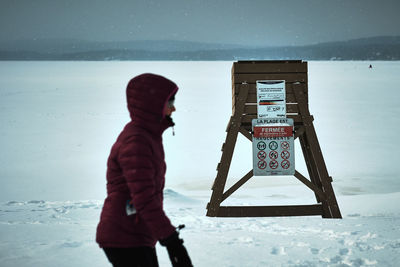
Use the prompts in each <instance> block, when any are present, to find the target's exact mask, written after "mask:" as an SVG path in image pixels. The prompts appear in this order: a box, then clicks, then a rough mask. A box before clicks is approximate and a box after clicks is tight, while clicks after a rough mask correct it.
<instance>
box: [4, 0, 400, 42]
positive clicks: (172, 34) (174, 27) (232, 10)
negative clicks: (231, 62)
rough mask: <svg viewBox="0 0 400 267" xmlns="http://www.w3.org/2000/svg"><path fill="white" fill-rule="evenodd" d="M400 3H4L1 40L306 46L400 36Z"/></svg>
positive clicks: (217, 0)
mask: <svg viewBox="0 0 400 267" xmlns="http://www.w3.org/2000/svg"><path fill="white" fill-rule="evenodd" d="M399 11H400V0H272V1H270V0H253V1H251V0H249V1H245V0H242V1H239V0H203V1H200V0H199V1H191V0H171V1H168V0H164V1H162V0H160V1H149V0H148V1H145V0H143V1H142V0H139V1H136V0H114V1H112V0H92V1H90V0H0V40H1V41H4V40H15V39H32V38H46V39H47V38H78V39H86V40H99V41H113V40H117V41H122V40H166V39H168V40H188V41H201V42H209V43H232V44H247V45H262V46H271V45H302V44H311V43H319V42H328V41H336V40H348V39H355V38H361V37H371V36H381V35H400V16H399Z"/></svg>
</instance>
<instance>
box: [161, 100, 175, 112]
mask: <svg viewBox="0 0 400 267" xmlns="http://www.w3.org/2000/svg"><path fill="white" fill-rule="evenodd" d="M174 111H176V108H175V105H174V101H173V100H172V101H168V103H167V105H166V106H165V110H164V113H165V115H167V116H171V114H172V112H174Z"/></svg>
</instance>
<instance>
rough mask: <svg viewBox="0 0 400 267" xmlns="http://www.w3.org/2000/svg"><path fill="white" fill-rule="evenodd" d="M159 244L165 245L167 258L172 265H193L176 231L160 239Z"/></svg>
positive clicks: (190, 266) (187, 266)
mask: <svg viewBox="0 0 400 267" xmlns="http://www.w3.org/2000/svg"><path fill="white" fill-rule="evenodd" d="M160 244H161V245H162V246H165V247H167V251H168V255H169V259H170V260H171V262H172V266H173V267H193V265H192V261H191V260H190V257H189V254H188V252H187V250H186V248H185V246H184V245H183V240H182V239H180V238H179V233H178V232H175V233H173V234H172V235H170V236H169V237H167V238H165V239H163V240H160Z"/></svg>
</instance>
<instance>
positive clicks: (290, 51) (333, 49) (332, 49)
mask: <svg viewBox="0 0 400 267" xmlns="http://www.w3.org/2000/svg"><path fill="white" fill-rule="evenodd" d="M149 42H153V43H154V42H157V45H158V46H160V47H162V42H163V41H149ZM188 45H189V46H190V49H188V48H187V46H188ZM36 46H37V45H36ZM4 47H5V46H4V45H3V46H0V60H251V59H254V60H268V59H304V60H400V37H375V38H365V39H357V40H351V41H346V42H333V43H323V44H315V45H307V46H290V47H267V48H248V47H244V48H232V46H227V47H225V48H224V47H223V46H221V45H219V46H218V47H213V46H212V45H207V47H206V48H205V45H204V44H201V43H199V44H197V46H196V43H190V44H186V46H182V42H180V43H179V45H177V46H175V47H174V45H173V44H171V41H169V43H168V46H167V45H166V46H165V48H164V49H162V48H161V49H159V50H156V49H153V50H146V49H144V48H143V47H140V49H138V48H135V45H134V44H132V45H130V46H129V45H127V46H126V47H124V48H120V47H118V46H116V45H114V47H118V48H108V47H112V46H111V45H109V44H108V47H107V45H103V46H102V47H101V48H99V45H98V44H97V46H96V48H93V50H90V47H88V45H87V44H86V46H85V49H88V50H85V51H76V50H79V49H77V48H76V46H74V49H73V51H68V48H63V49H47V50H46V49H44V48H42V49H38V48H36V51H30V50H29V49H27V48H26V47H25V49H24V50H21V49H13V50H11V49H7V50H6V49H5V48H4ZM149 47H150V46H149ZM196 47H197V48H199V49H198V50H196ZM60 50H62V51H60Z"/></svg>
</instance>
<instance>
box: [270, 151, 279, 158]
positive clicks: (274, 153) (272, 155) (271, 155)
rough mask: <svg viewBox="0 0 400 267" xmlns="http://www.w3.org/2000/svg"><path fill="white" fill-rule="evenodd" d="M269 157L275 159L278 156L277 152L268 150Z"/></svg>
mask: <svg viewBox="0 0 400 267" xmlns="http://www.w3.org/2000/svg"><path fill="white" fill-rule="evenodd" d="M269 158H270V159H277V158H278V152H276V151H275V150H272V151H271V152H269Z"/></svg>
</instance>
